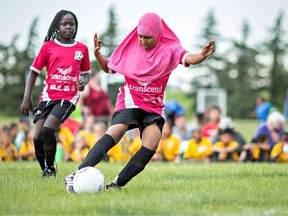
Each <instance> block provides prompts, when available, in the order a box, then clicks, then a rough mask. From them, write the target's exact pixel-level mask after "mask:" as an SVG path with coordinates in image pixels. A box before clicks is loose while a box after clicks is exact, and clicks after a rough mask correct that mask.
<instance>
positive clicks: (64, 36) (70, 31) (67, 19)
mask: <svg viewBox="0 0 288 216" xmlns="http://www.w3.org/2000/svg"><path fill="white" fill-rule="evenodd" d="M59 31H60V32H59V33H60V35H61V38H60V42H61V43H73V42H74V39H73V36H74V35H75V32H76V23H75V20H74V17H73V16H72V15H71V14H66V15H65V16H63V18H62V20H61V21H60V24H59Z"/></svg>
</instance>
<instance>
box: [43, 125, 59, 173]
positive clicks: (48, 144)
mask: <svg viewBox="0 0 288 216" xmlns="http://www.w3.org/2000/svg"><path fill="white" fill-rule="evenodd" d="M41 132H42V136H43V140H44V154H45V160H46V166H47V167H48V168H52V169H54V161H55V154H56V146H57V141H56V135H55V130H53V129H52V128H48V127H43V128H42V131H41Z"/></svg>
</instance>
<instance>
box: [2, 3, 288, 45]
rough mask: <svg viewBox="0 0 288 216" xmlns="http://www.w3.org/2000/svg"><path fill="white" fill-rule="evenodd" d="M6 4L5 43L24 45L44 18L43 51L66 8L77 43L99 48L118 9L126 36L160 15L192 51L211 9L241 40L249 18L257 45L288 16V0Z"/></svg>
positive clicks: (40, 27)
mask: <svg viewBox="0 0 288 216" xmlns="http://www.w3.org/2000/svg"><path fill="white" fill-rule="evenodd" d="M1 3H2V6H1V7H0V28H1V34H0V42H1V43H9V42H10V41H11V38H12V36H14V35H15V34H20V39H19V42H18V45H19V46H23V44H22V43H25V42H26V41H27V35H28V29H29V27H30V25H31V23H32V20H33V19H34V18H35V17H36V16H38V17H39V23H38V32H39V47H40V46H41V43H42V38H44V36H45V34H46V31H47V29H48V27H49V25H50V23H51V21H52V19H53V17H54V15H55V14H56V13H57V12H58V11H59V10H61V9H67V10H71V11H73V12H74V13H75V14H76V15H77V17H78V20H79V30H78V36H77V39H78V40H80V41H83V42H85V43H87V44H88V46H89V45H90V46H92V45H93V43H92V42H93V40H92V39H93V34H94V32H99V33H101V32H102V31H104V30H105V29H106V27H107V25H108V18H109V16H108V10H109V8H110V7H111V6H113V7H114V9H115V12H116V16H117V21H118V25H119V30H120V31H121V33H122V34H123V37H124V36H125V35H126V34H127V33H128V32H129V31H131V29H132V28H134V27H135V26H136V24H137V21H138V19H139V18H140V16H141V15H142V14H143V13H146V12H156V13H158V14H159V15H160V16H161V17H162V18H163V19H164V20H165V21H166V23H167V24H168V25H169V26H170V27H171V28H172V29H173V30H174V31H175V33H176V35H177V36H178V37H179V39H180V40H181V41H182V45H183V46H184V47H185V48H187V49H191V48H193V46H195V43H196V42H195V41H197V38H199V30H200V28H201V27H202V25H203V19H204V18H205V17H206V16H207V13H208V12H209V11H210V10H211V9H213V10H214V12H215V17H216V19H217V25H218V28H219V32H220V33H221V34H222V35H223V36H225V37H228V38H237V37H239V34H240V29H241V25H242V23H243V21H244V20H247V21H248V22H249V23H250V25H251V37H250V43H251V44H254V43H256V42H259V41H260V40H265V39H266V38H265V32H266V31H267V29H268V27H269V26H272V25H273V22H274V21H275V19H276V17H277V14H278V13H279V11H280V10H283V11H284V12H287V13H288V4H287V1H286V0H265V1H263V0H252V1H250V0H233V1H231V0H217V1H215V0H200V1H199V0H198V1H194V0H181V1H173V0H165V1H163V0H153V1H135V0H121V1H119V0H105V1H104V0H103V1H100V0H85V1H83V2H79V1H76V0H74V1H70V2H67V1H65V0H49V1H39V0H21V1H19V0H9V1H6V0H1ZM284 26H286V30H287V32H288V14H287V16H285V18H284ZM24 46H25V45H24ZM194 48H195V47H194ZM220 49H221V47H220Z"/></svg>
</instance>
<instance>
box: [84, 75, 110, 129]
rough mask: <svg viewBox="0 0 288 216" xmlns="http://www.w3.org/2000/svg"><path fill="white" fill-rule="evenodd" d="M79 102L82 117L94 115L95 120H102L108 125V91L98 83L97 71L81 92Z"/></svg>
mask: <svg viewBox="0 0 288 216" xmlns="http://www.w3.org/2000/svg"><path fill="white" fill-rule="evenodd" d="M79 104H80V105H81V107H82V114H83V116H84V118H85V117H86V116H88V115H94V116H95V118H96V121H103V122H105V124H106V126H107V125H108V123H109V121H110V115H111V113H112V110H111V109H112V106H111V101H110V97H109V95H108V93H107V92H105V91H104V90H103V89H102V87H101V85H100V79H99V74H98V73H94V74H93V75H92V77H91V78H90V81H89V83H88V84H87V85H86V87H85V90H84V91H83V92H82V93H81V96H80V100H79Z"/></svg>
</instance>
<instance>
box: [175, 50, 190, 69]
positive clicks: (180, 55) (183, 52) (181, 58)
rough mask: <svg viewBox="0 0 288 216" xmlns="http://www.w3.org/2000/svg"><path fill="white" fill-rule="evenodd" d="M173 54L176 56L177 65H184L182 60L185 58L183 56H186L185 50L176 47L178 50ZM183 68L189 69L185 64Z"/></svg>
mask: <svg viewBox="0 0 288 216" xmlns="http://www.w3.org/2000/svg"><path fill="white" fill-rule="evenodd" d="M175 54H176V56H178V59H179V64H182V65H184V61H185V59H183V58H186V56H185V55H186V54H188V51H187V50H185V49H184V48H183V47H182V46H180V47H178V49H176V52H175ZM184 66H186V67H189V65H187V64H185V65H184Z"/></svg>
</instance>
